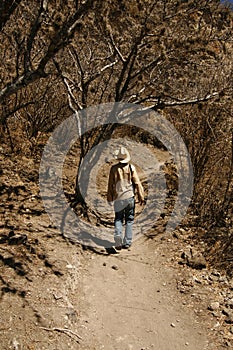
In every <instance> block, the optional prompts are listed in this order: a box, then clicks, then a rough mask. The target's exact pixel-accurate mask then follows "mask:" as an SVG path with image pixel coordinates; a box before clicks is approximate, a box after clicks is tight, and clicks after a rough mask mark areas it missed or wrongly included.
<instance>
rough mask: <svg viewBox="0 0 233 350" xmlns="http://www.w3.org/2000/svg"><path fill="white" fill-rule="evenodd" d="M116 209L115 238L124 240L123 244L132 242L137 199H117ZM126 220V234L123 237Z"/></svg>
mask: <svg viewBox="0 0 233 350" xmlns="http://www.w3.org/2000/svg"><path fill="white" fill-rule="evenodd" d="M114 211H115V220H114V226H115V232H114V239H115V241H118V240H119V238H121V240H122V241H123V244H129V245H131V243H132V237H133V231H132V226H133V222H134V211H135V200H134V197H131V198H128V199H123V200H116V201H115V202H114ZM124 220H125V236H124V239H123V236H122V226H123V223H124Z"/></svg>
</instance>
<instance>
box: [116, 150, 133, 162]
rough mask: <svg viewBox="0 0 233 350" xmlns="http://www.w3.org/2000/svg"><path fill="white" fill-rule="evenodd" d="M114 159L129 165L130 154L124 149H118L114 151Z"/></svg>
mask: <svg viewBox="0 0 233 350" xmlns="http://www.w3.org/2000/svg"><path fill="white" fill-rule="evenodd" d="M115 157H116V159H118V160H119V161H120V163H129V161H130V154H129V152H128V150H127V149H126V148H125V147H120V148H119V149H117V150H116V151H115Z"/></svg>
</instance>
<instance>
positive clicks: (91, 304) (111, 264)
mask: <svg viewBox="0 0 233 350" xmlns="http://www.w3.org/2000/svg"><path fill="white" fill-rule="evenodd" d="M174 272H175V271H174V270H172V269H171V268H169V267H168V266H166V260H165V259H164V254H162V252H161V250H160V249H158V245H157V244H156V243H155V242H153V241H151V240H149V241H145V239H139V240H137V241H136V242H135V243H134V245H133V246H132V247H131V249H130V251H129V250H121V252H120V253H118V254H111V255H107V256H106V255H91V256H90V259H89V262H88V264H87V266H86V269H85V270H84V273H83V277H82V285H83V292H82V302H81V305H80V307H81V310H82V311H81V319H80V331H79V333H80V334H81V336H82V338H83V340H82V344H83V346H81V347H80V349H82V350H84V349H90V350H91V349H92V350H100V349H115V350H118V349H119V350H131V349H132V350H134V349H136V350H137V349H138V350H142V349H148V350H149V349H151V350H153V349H159V350H182V349H189V350H204V349H208V344H207V328H205V326H203V324H201V323H199V320H198V318H197V316H196V315H195V313H194V310H192V309H189V308H188V307H187V306H186V302H185V300H184V299H182V298H181V297H180V294H179V293H178V291H177V289H176V285H175V283H176V282H175V281H176V279H175V276H174Z"/></svg>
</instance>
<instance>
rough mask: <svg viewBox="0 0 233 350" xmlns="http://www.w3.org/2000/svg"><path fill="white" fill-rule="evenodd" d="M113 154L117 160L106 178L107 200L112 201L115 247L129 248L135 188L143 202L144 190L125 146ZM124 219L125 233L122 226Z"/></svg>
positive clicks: (140, 201) (140, 200) (131, 235)
mask: <svg viewBox="0 0 233 350" xmlns="http://www.w3.org/2000/svg"><path fill="white" fill-rule="evenodd" d="M115 156H116V158H117V160H118V161H119V162H118V163H117V164H115V165H113V166H112V167H111V170H110V174H109V180H108V192H107V200H108V202H109V203H114V211H115V220H114V226H115V232H114V240H115V244H116V249H117V250H120V249H121V248H122V247H123V248H126V249H127V248H129V247H130V246H131V244H132V237H133V234H132V225H133V222H134V213H135V198H134V195H135V190H136V191H137V195H138V199H139V203H140V204H143V203H144V190H143V187H142V184H141V182H140V179H139V177H138V174H137V171H136V169H135V167H134V166H133V165H132V164H130V154H129V152H128V150H127V149H126V148H125V147H120V148H119V149H118V150H117V151H116V152H115ZM124 221H125V235H124V238H123V235H122V228H123V223H124Z"/></svg>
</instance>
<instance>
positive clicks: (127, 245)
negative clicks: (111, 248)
mask: <svg viewBox="0 0 233 350" xmlns="http://www.w3.org/2000/svg"><path fill="white" fill-rule="evenodd" d="M130 247H131V245H130V244H124V245H123V246H122V248H123V249H129V248H130Z"/></svg>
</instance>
